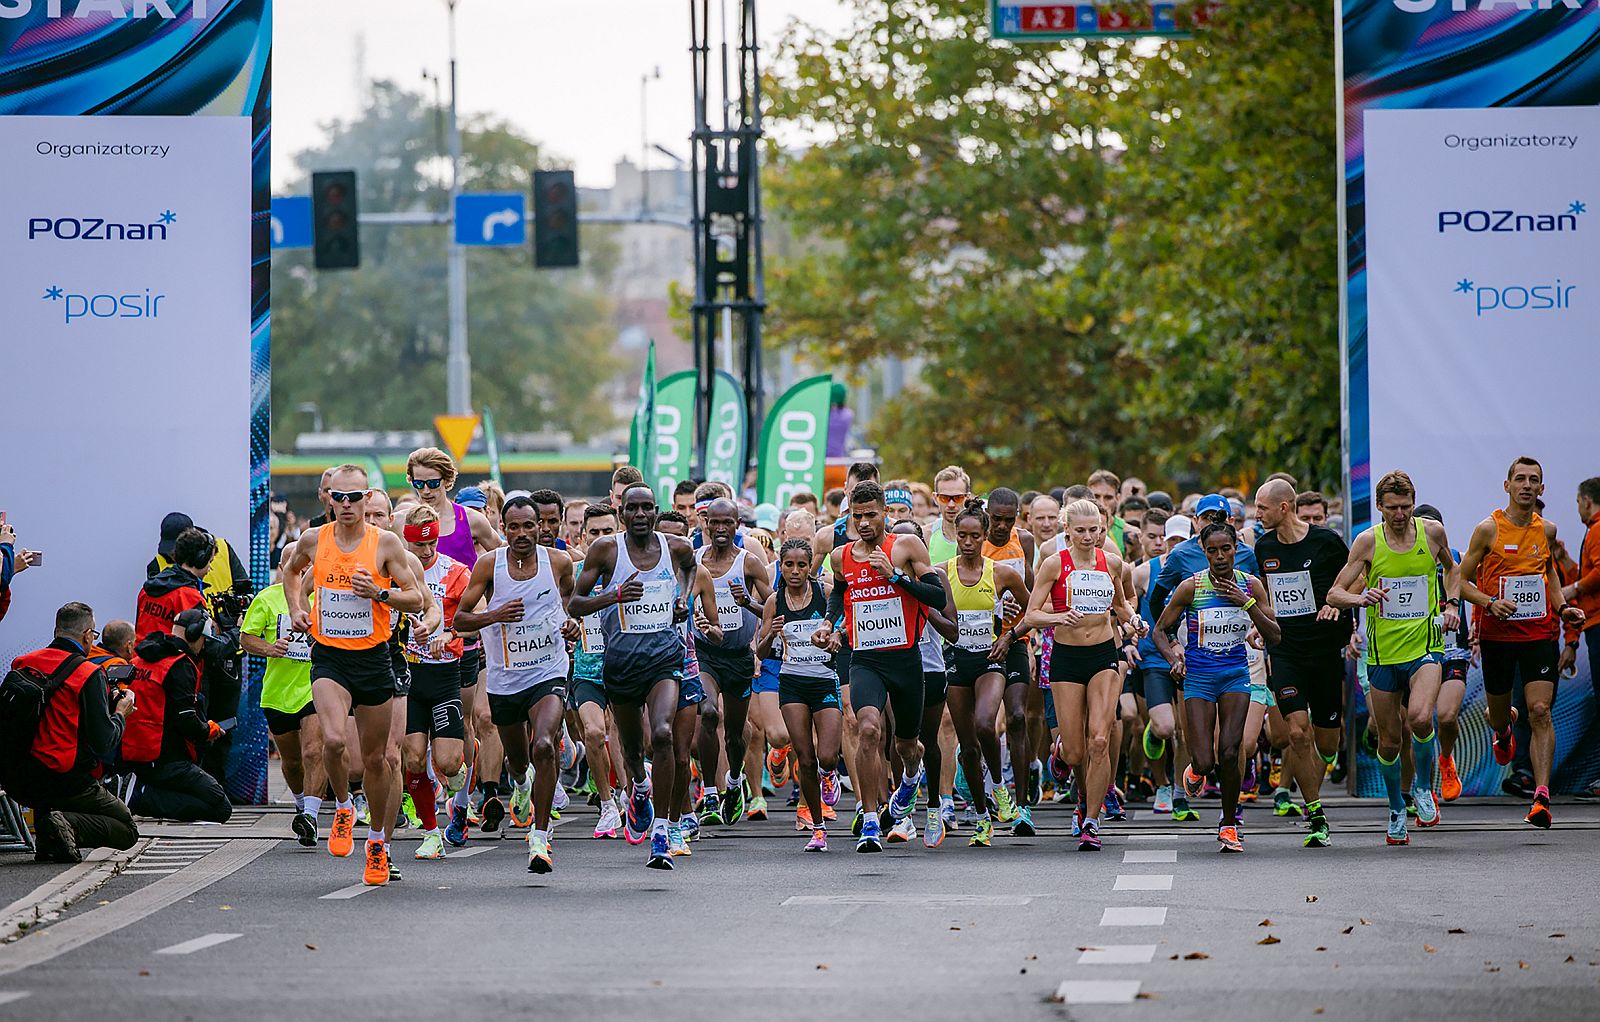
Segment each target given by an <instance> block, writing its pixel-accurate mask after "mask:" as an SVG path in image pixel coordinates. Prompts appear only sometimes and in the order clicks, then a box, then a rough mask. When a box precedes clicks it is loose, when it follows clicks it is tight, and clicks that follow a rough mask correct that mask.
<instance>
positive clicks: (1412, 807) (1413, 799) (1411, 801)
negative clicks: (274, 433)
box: [1404, 791, 1417, 819]
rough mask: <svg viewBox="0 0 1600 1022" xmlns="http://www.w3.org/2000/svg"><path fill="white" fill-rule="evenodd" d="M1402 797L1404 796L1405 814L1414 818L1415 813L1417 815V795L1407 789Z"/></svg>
mask: <svg viewBox="0 0 1600 1022" xmlns="http://www.w3.org/2000/svg"><path fill="white" fill-rule="evenodd" d="M1404 798H1405V803H1406V815H1407V816H1409V817H1412V818H1413V819H1414V818H1415V817H1416V815H1417V796H1416V793H1415V792H1410V791H1408V792H1406V793H1405V796H1404Z"/></svg>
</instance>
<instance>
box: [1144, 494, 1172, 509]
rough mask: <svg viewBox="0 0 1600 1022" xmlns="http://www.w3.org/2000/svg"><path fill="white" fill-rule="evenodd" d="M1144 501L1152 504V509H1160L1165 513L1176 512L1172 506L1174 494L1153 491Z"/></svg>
mask: <svg viewBox="0 0 1600 1022" xmlns="http://www.w3.org/2000/svg"><path fill="white" fill-rule="evenodd" d="M1144 499H1145V500H1147V501H1149V502H1150V506H1151V507H1158V508H1160V509H1161V510H1163V511H1172V510H1174V508H1173V506H1172V494H1170V493H1168V492H1167V491H1165V490H1152V491H1151V492H1150V493H1148V494H1146V495H1145V498H1144Z"/></svg>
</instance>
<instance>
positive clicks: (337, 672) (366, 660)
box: [311, 642, 395, 706]
mask: <svg viewBox="0 0 1600 1022" xmlns="http://www.w3.org/2000/svg"><path fill="white" fill-rule="evenodd" d="M318 678H327V679H328V680H330V681H333V682H336V683H337V684H338V685H339V687H340V688H342V689H344V690H345V691H346V692H348V693H350V703H351V705H352V706H382V705H383V704H384V703H387V702H388V701H389V700H391V699H393V698H394V695H395V691H394V688H395V686H394V670H393V668H392V667H390V665H389V648H388V647H387V646H381V645H380V646H372V647H370V648H368V649H343V648H340V647H338V646H324V645H323V644H322V643H320V642H312V644H311V680H312V682H313V683H315V682H316V680H317V679H318Z"/></svg>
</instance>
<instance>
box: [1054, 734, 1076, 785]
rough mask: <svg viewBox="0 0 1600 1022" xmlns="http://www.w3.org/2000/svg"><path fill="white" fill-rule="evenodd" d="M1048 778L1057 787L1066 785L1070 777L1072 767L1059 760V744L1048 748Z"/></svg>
mask: <svg viewBox="0 0 1600 1022" xmlns="http://www.w3.org/2000/svg"><path fill="white" fill-rule="evenodd" d="M1050 777H1051V779H1052V780H1054V781H1055V782H1056V785H1057V787H1059V786H1061V785H1064V784H1066V783H1067V781H1068V780H1069V779H1070V778H1071V777H1072V767H1071V766H1070V765H1069V764H1068V763H1067V761H1066V760H1064V759H1062V758H1061V744H1060V743H1059V742H1057V743H1056V744H1055V745H1052V746H1050Z"/></svg>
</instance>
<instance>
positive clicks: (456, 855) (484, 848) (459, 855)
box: [444, 845, 494, 859]
mask: <svg viewBox="0 0 1600 1022" xmlns="http://www.w3.org/2000/svg"><path fill="white" fill-rule="evenodd" d="M492 851H494V846H493V845H478V846H476V847H473V848H463V849H462V850H461V851H459V852H457V851H454V850H450V851H446V852H445V853H444V857H445V858H446V859H470V858H472V857H473V856H474V855H482V854H483V853H484V852H492Z"/></svg>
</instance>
